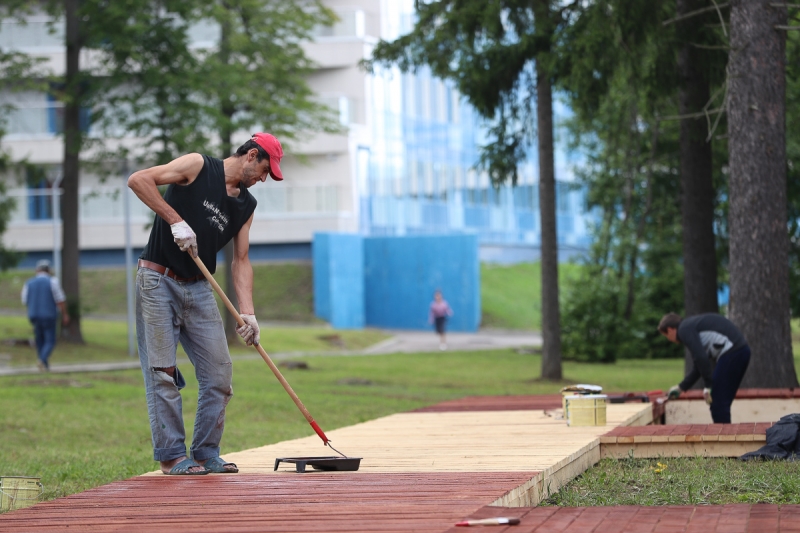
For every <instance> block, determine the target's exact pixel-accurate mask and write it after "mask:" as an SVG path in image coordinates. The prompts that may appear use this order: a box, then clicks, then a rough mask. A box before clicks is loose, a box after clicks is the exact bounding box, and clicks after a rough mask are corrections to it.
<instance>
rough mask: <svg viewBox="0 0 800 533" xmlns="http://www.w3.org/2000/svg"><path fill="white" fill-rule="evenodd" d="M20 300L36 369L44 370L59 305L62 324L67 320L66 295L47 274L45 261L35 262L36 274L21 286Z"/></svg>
mask: <svg viewBox="0 0 800 533" xmlns="http://www.w3.org/2000/svg"><path fill="white" fill-rule="evenodd" d="M22 304H23V305H27V306H28V319H29V320H30V321H31V324H33V332H34V336H35V339H36V352H37V354H38V356H39V360H38V362H37V364H38V366H39V370H40V371H47V370H49V369H50V354H51V353H53V348H55V345H56V319H57V318H58V310H59V309H60V310H61V321H62V324H64V325H65V326H66V325H67V324H69V313H68V312H67V304H66V297H65V296H64V291H63V290H61V284H60V283H59V282H58V278H56V277H54V276H51V275H50V262H49V261H47V260H42V261H39V262H38V263H36V275H35V276H34V277H32V278H31V279H29V280H28V281H27V282H26V283H25V286H24V287H22Z"/></svg>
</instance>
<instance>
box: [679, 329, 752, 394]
mask: <svg viewBox="0 0 800 533" xmlns="http://www.w3.org/2000/svg"><path fill="white" fill-rule="evenodd" d="M678 340H679V341H681V342H682V343H683V344H684V346H686V347H687V348H688V349H689V352H691V354H692V359H694V368H693V369H692V371H691V372H689V374H688V375H687V376H686V377H685V378H684V379H683V381H682V382H681V383H680V385H679V387H680V388H681V390H689V389H690V388H691V387H692V385H694V384H695V382H696V381H697V380H698V378H700V377H702V378H703V381H704V382H705V385H706V387H710V386H711V374H712V372H713V369H714V367H713V365H712V363H711V362H712V361H715V362H716V361H718V360H719V358H720V357H721V356H722V355H724V354H726V353H729V352H733V351H736V350H738V349H739V348H743V347H744V346H747V341H746V340H745V338H744V336H743V335H742V333H741V332H740V331H739V329H738V328H737V327H736V326H734V325H733V322H731V321H730V320H728V319H727V318H725V317H724V316H722V315H717V314H714V313H708V314H704V315H696V316H690V317H688V318H685V319H683V320H682V321H681V323H680V325H679V326H678Z"/></svg>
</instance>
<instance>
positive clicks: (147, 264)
mask: <svg viewBox="0 0 800 533" xmlns="http://www.w3.org/2000/svg"><path fill="white" fill-rule="evenodd" d="M139 268H149V269H150V270H154V271H156V272H158V273H159V274H161V275H164V276H167V277H168V278H172V279H174V280H175V281H198V280H201V279H203V275H202V274H198V275H197V276H192V277H191V278H182V277H180V276H178V275H177V274H175V272H173V271H172V270H171V269H169V268H167V267H165V266H161V265H159V264H158V263H153V262H152V261H147V260H146V259H139Z"/></svg>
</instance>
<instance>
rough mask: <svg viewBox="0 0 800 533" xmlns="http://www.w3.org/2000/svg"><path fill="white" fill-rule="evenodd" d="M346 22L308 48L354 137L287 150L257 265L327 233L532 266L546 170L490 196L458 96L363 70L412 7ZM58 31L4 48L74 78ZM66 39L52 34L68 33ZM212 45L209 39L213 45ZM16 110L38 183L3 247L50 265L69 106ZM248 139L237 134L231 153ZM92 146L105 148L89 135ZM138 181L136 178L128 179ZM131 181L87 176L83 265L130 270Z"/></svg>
mask: <svg viewBox="0 0 800 533" xmlns="http://www.w3.org/2000/svg"><path fill="white" fill-rule="evenodd" d="M325 3H326V4H327V5H329V6H330V7H331V8H333V9H334V10H335V11H336V12H337V14H338V15H339V19H340V20H339V22H338V23H337V24H336V25H335V26H333V27H331V28H320V29H319V30H318V31H317V32H316V33H315V37H314V39H313V41H311V42H308V43H305V49H306V52H307V54H308V55H309V57H310V58H311V59H312V60H314V61H315V63H316V65H317V69H316V71H315V72H313V73H312V74H311V75H310V76H309V78H308V83H309V85H310V87H311V88H312V89H313V90H314V91H315V92H316V93H317V95H318V97H319V98H320V99H321V100H322V101H324V102H326V103H328V104H329V105H331V106H332V107H333V108H334V109H336V110H338V112H339V116H340V121H341V123H342V124H343V125H344V126H346V132H345V133H343V134H339V135H330V134H316V135H312V136H310V137H309V138H308V139H305V140H304V141H303V142H296V143H292V144H291V145H289V146H287V150H286V151H287V156H286V158H285V159H284V162H283V163H282V164H281V167H282V169H283V172H284V176H285V177H286V180H285V181H284V182H281V183H276V182H268V183H266V184H264V185H258V186H256V187H254V188H253V189H252V190H251V191H252V192H253V194H254V195H255V196H256V198H257V199H258V208H257V210H256V213H255V220H254V224H253V228H252V230H251V241H252V243H253V246H252V253H253V257H254V258H255V259H270V258H273V259H310V257H311V253H310V246H311V241H312V238H313V234H314V233H315V232H319V231H326V232H331V231H339V232H359V231H360V232H363V233H367V234H382V235H408V234H420V233H451V232H468V233H477V234H478V235H479V238H480V242H481V246H482V254H483V256H484V258H486V259H492V258H495V259H497V258H500V259H507V260H508V259H512V260H513V259H514V258H521V259H525V258H527V259H532V258H535V256H536V255H537V250H538V245H539V223H538V195H537V174H538V172H537V170H536V168H537V167H536V164H535V158H531V160H530V161H528V162H527V163H525V164H524V165H523V166H522V168H521V172H520V181H519V184H518V186H517V187H514V188H511V187H501V188H493V187H492V186H491V184H490V183H489V180H488V178H487V176H486V174H485V173H483V172H481V171H478V170H476V164H477V163H478V158H479V147H480V145H481V143H483V142H484V138H483V130H482V129H481V127H480V122H479V120H478V118H477V116H476V114H475V112H474V111H473V110H472V109H471V108H470V107H469V106H468V105H467V104H466V103H465V102H464V100H463V99H462V98H460V97H459V95H458V93H457V92H456V91H455V90H454V89H453V87H452V86H451V85H449V84H448V83H445V82H443V81H441V80H439V79H436V78H434V77H433V76H431V75H430V73H429V72H427V71H425V70H424V69H423V70H421V71H420V72H418V73H416V74H403V73H400V72H398V71H396V70H383V71H379V72H377V73H375V74H368V73H366V72H365V71H363V70H362V69H361V68H360V67H359V62H360V61H361V60H362V59H364V58H367V57H369V55H370V51H371V49H372V47H373V46H374V44H375V43H376V42H377V41H378V39H379V38H381V37H382V38H386V39H391V38H394V37H396V36H398V35H400V34H401V33H403V32H405V31H407V30H409V29H410V28H411V24H412V20H413V5H412V2H411V1H410V0H406V1H402V2H400V1H394V0H392V1H390V0H326V2H325ZM48 22H49V20H48V19H47V18H46V17H44V16H41V17H36V16H32V17H30V18H29V20H28V21H27V24H25V25H22V24H19V23H18V22H17V21H14V20H4V21H2V24H1V25H0V48H3V49H7V48H14V49H18V50H23V51H26V52H28V53H31V54H35V55H37V56H41V57H44V58H46V59H47V62H48V64H49V65H50V66H51V68H52V70H54V71H55V72H58V71H59V70H61V69H63V65H64V56H65V51H64V46H63V35H62V34H61V33H59V31H56V32H55V33H52V32H51V31H50V30H49V27H48ZM58 27H59V25H58V24H56V25H55V28H56V29H57V30H58ZM193 35H194V36H195V38H194V45H195V46H197V47H208V46H213V45H214V42H213V35H214V31H213V28H211V29H209V28H208V27H204V28H198V29H197V31H196V32H195V33H194V34H193ZM210 36H211V37H210ZM6 101H7V102H9V103H11V104H13V105H14V107H15V109H14V110H13V111H12V112H11V114H10V115H9V117H8V122H7V127H6V135H5V137H4V138H3V139H2V143H3V145H4V147H5V148H6V149H7V150H8V151H10V153H11V154H12V156H13V157H14V158H15V159H22V158H25V159H27V160H28V161H29V162H30V163H34V164H35V165H37V170H36V171H34V172H31V173H30V175H28V176H26V181H25V183H18V184H11V187H10V190H9V191H8V194H10V195H11V196H13V197H15V198H16V199H17V207H16V209H15V211H14V214H13V218H12V221H11V224H10V227H9V229H8V231H7V232H6V234H5V235H4V236H3V237H2V238H3V241H4V243H5V244H6V246H9V247H11V248H15V249H17V250H21V251H25V252H28V257H29V260H28V261H26V263H28V264H29V263H30V262H32V261H33V260H34V259H36V258H38V257H42V256H47V255H50V254H51V253H52V250H53V249H54V244H55V245H56V246H57V243H58V241H59V240H60V224H59V221H58V217H57V216H56V217H55V219H54V216H53V215H54V212H53V208H54V206H55V204H54V203H53V202H52V198H51V196H52V194H53V191H54V190H57V189H58V181H59V172H60V165H61V158H62V153H63V148H62V138H61V137H60V135H59V133H60V125H61V122H60V119H61V104H59V103H58V102H56V101H54V100H53V99H52V98H51V97H49V96H48V95H47V94H46V93H35V92H29V93H21V94H20V93H15V94H13V95H7V96H6ZM249 133H252V132H240V134H239V135H238V136H237V138H235V139H234V144H237V143H238V142H243V141H244V140H246V139H247V138H248V135H249ZM89 134H90V135H93V134H94V135H96V133H95V132H93V131H91V130H90V131H89ZM556 163H557V177H558V178H559V180H561V183H560V184H559V186H558V210H557V212H558V231H559V242H560V244H561V245H562V248H563V249H564V250H568V251H576V250H582V249H585V247H586V246H587V244H588V236H587V232H586V227H585V226H586V225H585V221H586V218H585V216H584V209H583V200H582V193H581V191H580V190H574V189H572V188H571V187H570V186H569V182H570V181H571V170H570V165H571V164H572V163H574V161H570V157H569V152H568V151H567V150H565V149H559V151H558V154H557V156H556ZM130 170H131V171H132V170H135V168H131V169H130ZM123 174H124V173H122V172H121V173H120V175H118V176H116V177H113V176H112V177H111V178H107V179H105V180H101V179H100V178H99V177H98V176H94V175H92V174H91V173H89V172H84V173H83V174H82V175H81V191H80V198H81V199H80V202H81V203H80V247H81V251H82V256H81V260H82V262H83V263H84V264H92V263H94V264H98V263H115V262H116V263H119V262H121V261H122V258H123V257H124V255H123V253H122V248H121V247H122V243H123V242H125V228H126V225H125V220H126V219H125V216H124V214H125V208H124V203H123V202H124V200H125V198H126V195H125V194H123V192H124V189H125V188H124V183H125V179H126V176H125V175H123ZM129 198H130V204H129V205H130V221H131V226H130V228H131V231H130V237H131V241H132V245H133V247H134V248H141V247H143V246H144V244H145V243H146V241H147V237H148V230H147V227H148V224H149V222H150V220H151V214H150V213H149V210H148V209H147V208H146V207H145V206H144V205H143V204H141V203H140V202H139V201H138V199H136V198H135V196H133V195H129Z"/></svg>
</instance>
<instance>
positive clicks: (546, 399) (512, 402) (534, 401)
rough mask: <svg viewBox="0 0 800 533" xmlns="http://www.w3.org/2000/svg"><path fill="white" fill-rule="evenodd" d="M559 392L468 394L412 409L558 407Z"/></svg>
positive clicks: (534, 409)
mask: <svg viewBox="0 0 800 533" xmlns="http://www.w3.org/2000/svg"><path fill="white" fill-rule="evenodd" d="M560 408H561V395H560V394H541V395H539V396H468V397H466V398H460V399H458V400H450V401H447V402H442V403H437V404H436V405H430V406H428V407H423V408H421V409H417V410H415V411H412V412H414V413H448V412H454V411H541V410H543V409H560Z"/></svg>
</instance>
